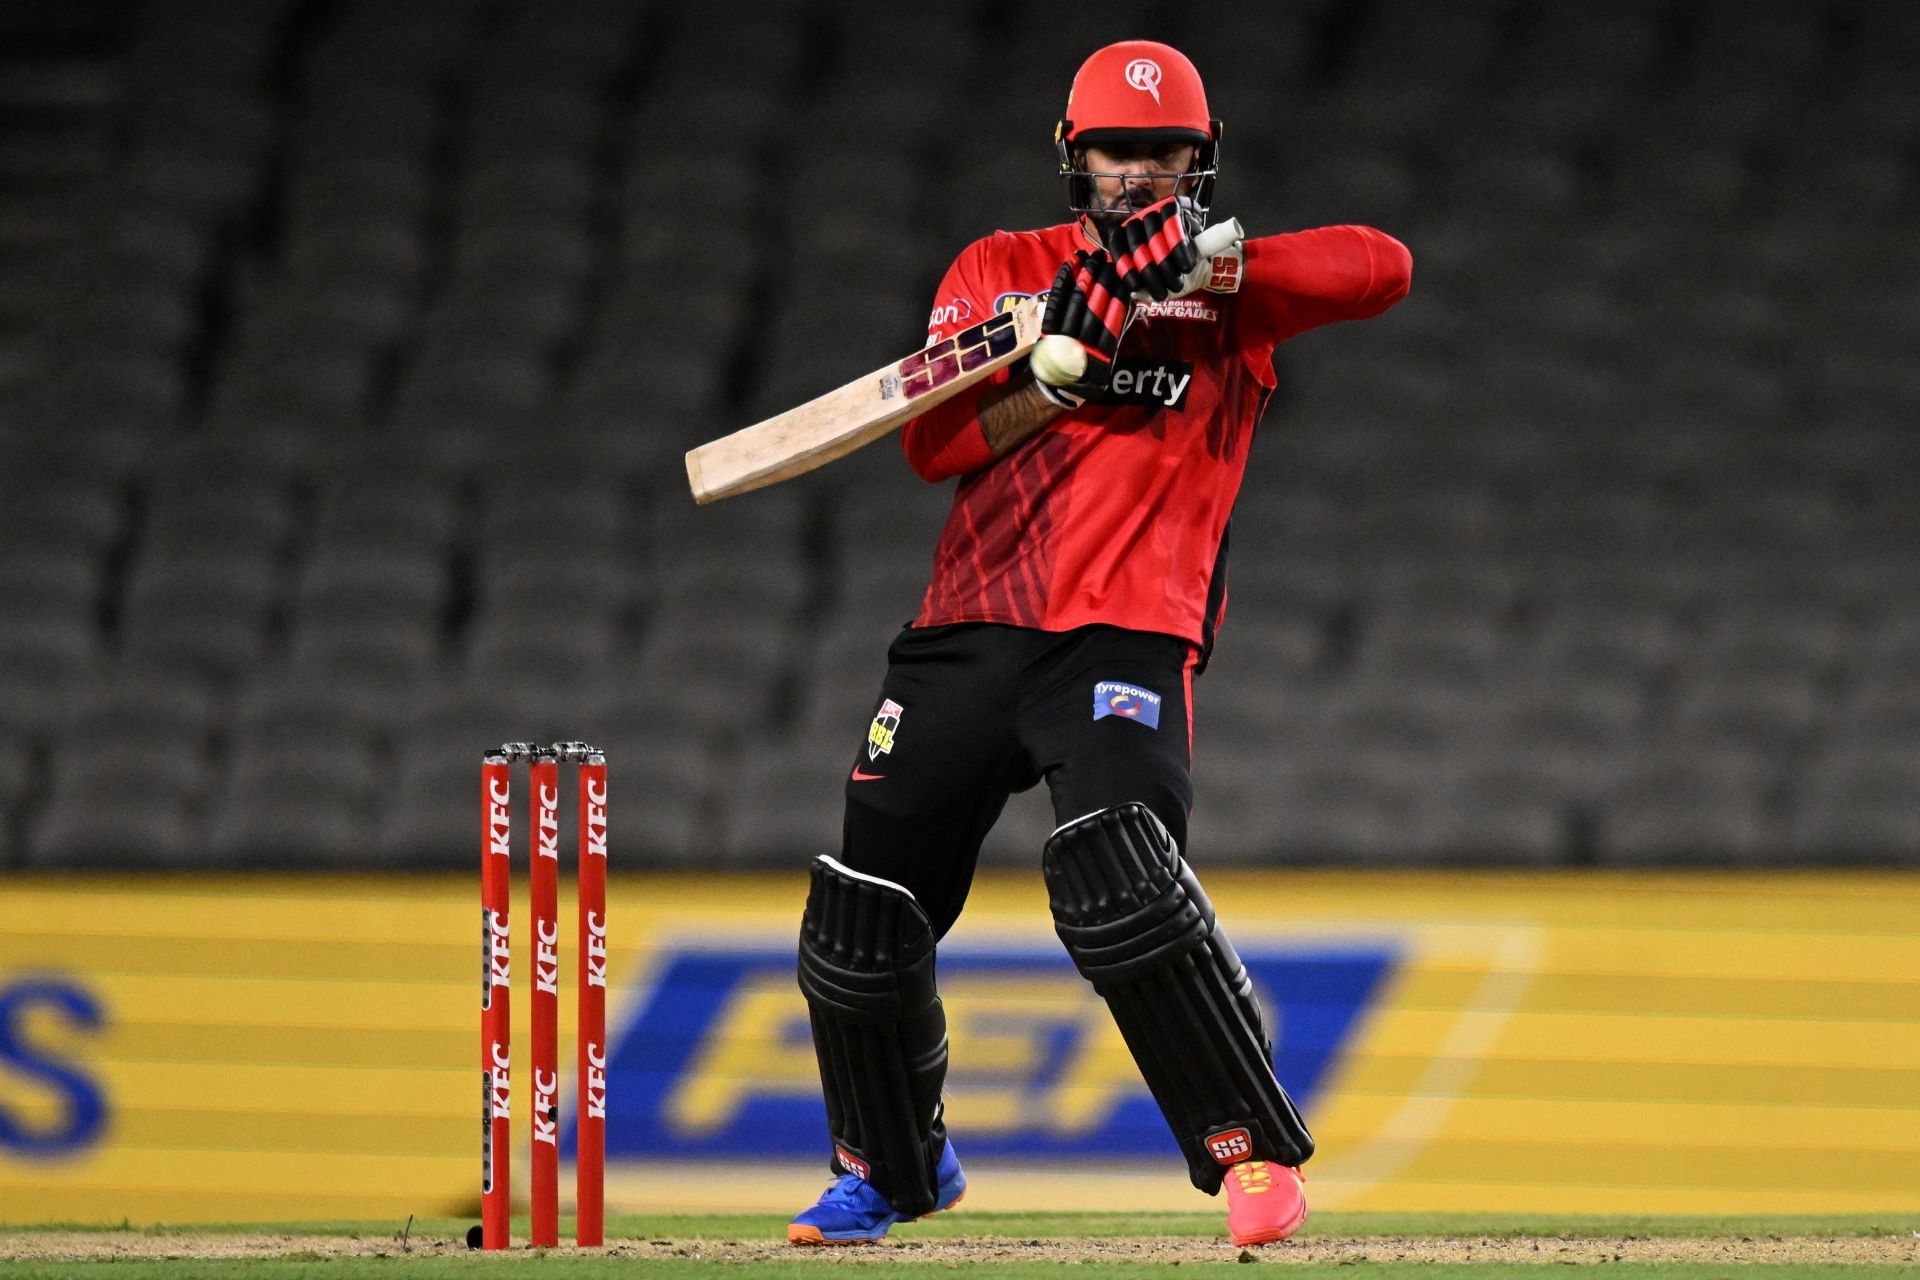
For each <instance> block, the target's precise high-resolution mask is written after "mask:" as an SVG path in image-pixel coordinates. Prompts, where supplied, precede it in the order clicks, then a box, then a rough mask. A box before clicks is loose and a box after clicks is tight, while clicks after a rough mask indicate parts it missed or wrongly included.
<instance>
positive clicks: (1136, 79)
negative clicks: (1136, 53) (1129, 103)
mask: <svg viewBox="0 0 1920 1280" xmlns="http://www.w3.org/2000/svg"><path fill="white" fill-rule="evenodd" d="M1127 83H1128V84H1130V85H1132V86H1133V87H1134V88H1136V89H1138V90H1139V91H1140V92H1142V93H1150V94H1152V95H1153V100H1154V101H1155V102H1156V103H1157V102H1159V101H1160V64H1159V63H1157V62H1155V61H1154V60H1153V59H1152V58H1135V59H1134V60H1133V61H1132V62H1129V63H1128V64H1127Z"/></svg>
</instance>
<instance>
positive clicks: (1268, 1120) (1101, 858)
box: [1042, 802, 1313, 1195]
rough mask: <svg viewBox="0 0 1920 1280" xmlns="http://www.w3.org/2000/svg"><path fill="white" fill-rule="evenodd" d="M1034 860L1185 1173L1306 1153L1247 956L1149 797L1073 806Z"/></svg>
mask: <svg viewBox="0 0 1920 1280" xmlns="http://www.w3.org/2000/svg"><path fill="white" fill-rule="evenodd" d="M1042 865H1043V867H1044V868H1045V872H1046V879H1047V897H1048V899H1049V902H1050V904H1051V905H1052V907H1053V920H1054V928H1055V929H1056V930H1057V931H1058V933H1059V934H1060V941H1062V942H1064V943H1065V944H1066V946H1067V953H1068V954H1069V955H1071V956H1072V957H1073V962H1074V964H1075V965H1077V966H1078V967H1079V969H1080V972H1081V973H1082V974H1083V975H1084V976H1085V977H1086V979H1087V980H1088V981H1089V982H1091V983H1093V988H1094V990H1095V991H1098V992H1099V993H1100V995H1101V996H1102V997H1104V998H1105V1000H1106V1002H1107V1007H1108V1008H1109V1009H1111V1010H1112V1011H1113V1020H1114V1022H1115V1023H1117V1024H1118V1025H1119V1027H1120V1034H1121V1036H1122V1038H1124V1039H1125V1040H1126V1042H1127V1048H1129V1049H1130V1050H1132V1051H1133V1060H1134V1061H1135V1062H1136V1063H1137V1064H1139V1067H1140V1074H1141V1075H1142V1076H1144V1077H1145V1078H1146V1082H1147V1088H1148V1089H1150V1090H1151V1091H1152V1092H1153V1098H1154V1101H1155V1102H1158V1103H1159V1104H1160V1111H1161V1114H1162V1115H1164V1116H1166V1118H1167V1125H1168V1127H1169V1128H1171V1129H1172V1130H1173V1136H1174V1137H1175V1138H1176V1139H1178V1140H1179V1143H1180V1149H1181V1151H1182V1152H1183V1153H1184V1154H1185V1155H1186V1157H1187V1171H1188V1173H1189V1175H1190V1176H1191V1177H1192V1179H1193V1185H1194V1186H1196V1187H1198V1188H1200V1190H1202V1191H1205V1192H1206V1193H1208V1194H1209V1195H1212V1194H1214V1193H1216V1192H1218V1191H1219V1190H1220V1183H1221V1181H1222V1180H1223V1179H1224V1178H1225V1176H1226V1170H1227V1168H1228V1167H1229V1166H1231V1165H1234V1164H1238V1163H1239V1162H1240V1161H1242V1160H1272V1161H1275V1162H1277V1163H1280V1164H1290V1165H1298V1164H1300V1163H1301V1162H1302V1161H1304V1160H1306V1159H1307V1157H1309V1156H1311V1155H1312V1154H1313V1137H1312V1135H1310V1134H1309V1133H1308V1132H1307V1127H1306V1125H1305V1124H1304V1123H1302V1122H1301V1119H1300V1113H1299V1112H1298V1111H1296V1110H1294V1106H1293V1101H1292V1099H1290V1098H1288V1097H1287V1092H1286V1090H1285V1089H1282V1088H1281V1087H1280V1083H1279V1081H1277V1080H1275V1079H1274V1075H1273V1045H1272V1041H1271V1040H1270V1039H1269V1037H1268V1034H1267V1029H1266V1024H1265V1020H1264V1019H1263V1017H1262V1015H1261V1012H1260V1002H1259V1000H1258V999H1257V998H1256V997H1255V996H1254V993H1253V982H1252V980H1251V979H1249V978H1248V977H1247V970H1246V966H1244V965H1243V964H1241V963H1240V957H1239V955H1238V954H1237V953H1236V952H1235V951H1234V949H1233V944H1232V943H1231V942H1229V941H1227V936H1226V934H1225V933H1223V932H1222V931H1221V930H1220V928H1219V926H1218V925H1216V924H1215V923H1214V915H1213V904H1212V903H1211V902H1208V901H1207V895H1206V894H1205V893H1203V892H1202V891H1201V889H1200V883H1199V881H1197V880H1196V879H1194V876H1193V872H1192V871H1191V870H1189V869H1188V867H1187V864H1186V861H1185V860H1184V859H1183V858H1181V856H1180V852H1179V850H1178V849H1176V848H1174V844H1173V838H1172V837H1171V836H1170V835H1168V834H1167V829H1166V827H1165V826H1163V825H1162V824H1161V822H1160V820H1159V819H1158V818H1156V817H1154V815H1153V812H1152V810H1150V809H1148V808H1147V807H1146V806H1145V805H1144V804H1139V803H1137V802H1135V803H1128V804H1123V805H1120V806H1118V807H1116V808H1112V809H1102V810H1101V811H1099V812H1098V813H1092V814H1088V815H1087V816H1086V817H1084V818H1079V819H1076V820H1075V821H1073V822H1070V823H1068V824H1067V825H1066V826H1064V827H1061V828H1060V829H1059V830H1058V831H1056V832H1054V833H1053V836H1052V838H1051V839H1049V840H1048V841H1047V847H1046V853H1045V855H1044V858H1043V860H1042Z"/></svg>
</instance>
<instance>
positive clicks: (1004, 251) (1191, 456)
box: [901, 222, 1412, 648]
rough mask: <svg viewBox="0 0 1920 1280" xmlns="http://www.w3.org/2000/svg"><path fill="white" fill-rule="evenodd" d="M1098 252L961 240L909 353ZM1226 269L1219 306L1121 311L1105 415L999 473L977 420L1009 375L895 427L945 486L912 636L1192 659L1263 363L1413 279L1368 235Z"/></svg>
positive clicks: (1215, 615)
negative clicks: (1167, 643)
mask: <svg viewBox="0 0 1920 1280" xmlns="http://www.w3.org/2000/svg"><path fill="white" fill-rule="evenodd" d="M1098 247H1099V245H1098V242H1097V241H1095V240H1094V239H1093V238H1092V236H1091V234H1090V233H1089V232H1088V231H1087V229H1086V228H1085V227H1084V225H1083V224H1082V223H1078V222H1072V223H1063V224H1061V225H1059V226H1054V227H1047V228H1045V229H1044V230H1040V231H1018V232H1005V231H1001V232H996V233H995V234H993V235H991V236H988V237H987V238H986V239H984V240H977V241H975V242H974V243H973V244H971V245H969V246H967V248H966V249H965V250H963V251H962V252H961V254H960V256H959V257H958V258H957V259H955V261H954V264H953V266H952V267H950V268H948V270H947V274H946V278H945V279H944V280H943V281H942V282H941V284H940V292H939V296H938V297H937V298H936V299H935V302H934V308H933V314H932V316H931V318H930V320H929V328H930V332H929V333H928V335H927V340H928V341H929V342H935V341H938V340H940V339H942V338H946V337H950V336H952V335H953V334H955V333H958V332H959V331H960V330H962V329H966V328H969V327H971V326H972V325H975V324H978V323H980V321H982V320H983V319H986V318H987V317H989V316H991V315H993V314H994V313H996V312H998V311H1001V310H1004V309H1006V308H1008V307H1011V306H1013V305H1015V304H1017V303H1018V302H1019V301H1021V300H1022V299H1024V298H1026V297H1029V296H1031V295H1034V294H1044V293H1045V292H1046V291H1047V290H1048V289H1049V288H1051V287H1052V284H1053V277H1054V273H1055V272H1056V271H1057V270H1058V269H1059V267H1060V264H1061V262H1063V261H1065V260H1066V259H1067V258H1068V257H1070V256H1071V255H1072V253H1073V251H1074V250H1075V249H1081V248H1098ZM1230 265H1231V264H1223V270H1221V271H1217V272H1216V278H1215V280H1214V282H1213V287H1214V288H1220V289H1228V288H1231V291H1222V292H1214V291H1212V290H1211V289H1209V290H1207V291H1201V292H1197V293H1193V294H1189V295H1188V296H1187V297H1184V298H1175V299H1169V300H1168V301H1166V302H1160V303H1141V304H1138V305H1137V306H1136V308H1135V311H1134V317H1133V321H1132V324H1131V325H1130V326H1129V328H1128V329H1127V332H1126V336H1125V337H1124V339H1123V340H1122V341H1121V343H1120V352H1119V357H1118V359H1117V360H1116V362H1115V368H1114V379H1113V393H1114V396H1115V397H1116V399H1115V401H1114V402H1112V403H1107V402H1102V403H1097V404H1096V403H1089V404H1087V405H1085V406H1083V407H1081V408H1079V409H1076V410H1073V411H1071V412H1068V413H1064V414H1062V415H1060V416H1059V417H1058V418H1056V419H1054V420H1053V421H1052V422H1050V423H1049V424H1048V425H1047V426H1045V427H1044V428H1042V429H1041V430H1040V431H1038V432H1036V433H1035V434H1034V435H1033V436H1031V437H1029V438H1028V439H1027V440H1025V441H1023V442H1021V443H1020V444H1019V445H1018V446H1016V447H1015V448H1014V449H1013V450H1012V451H1011V452H1009V453H1008V454H1007V455H1006V456H1005V457H1003V458H998V459H996V458H995V457H994V456H993V452H992V450H991V449H989V448H988V447H987V442H986V437H985V436H984V435H983V434H982V433H981V430H980V422H979V418H978V417H977V408H978V405H979V402H980V397H981V395H982V394H983V393H984V392H985V391H987V390H988V389H989V388H992V387H997V386H1004V385H1005V384H1006V383H1007V382H1008V380H1009V379H1010V378H1011V377H1012V376H1013V375H1012V373H1011V372H1010V371H1002V372H1001V373H999V374H996V375H995V376H994V377H992V378H991V379H988V380H987V381H985V382H983V383H982V384H980V386H978V387H976V388H972V389H970V390H968V391H966V392H962V393H961V394H960V395H958V396H956V397H954V398H953V399H952V400H949V401H947V402H946V403H945V404H942V405H938V406H936V407H935V408H933V409H932V410H930V411H928V412H927V413H925V414H922V415H921V416H920V417H918V418H915V419H914V420H913V421H911V422H909V423H907V425H906V428H905V431H904V433H903V434H902V437H901V439H902V443H903V445H904V447H905V449H906V454H907V459H908V461H909V462H910V463H912V465H913V468H914V470H916V471H918V472H919V473H920V475H921V476H922V477H924V478H925V479H927V480H929V481H940V480H946V479H948V478H950V477H953V476H959V477H960V484H959V488H958V489H957V490H956V492H955V493H954V498H953V510H952V511H951V512H950V513H949V514H948V516H947V523H946V527H945V529H944V530H943V531H942V532H941V535H940V543H939V546H938V548H937V549H936V550H935V552H934V559H933V580H932V582H931V583H930V584H929V585H928V587H927V594H926V597H925V599H924V600H923V602H922V603H921V606H920V614H919V616H918V617H917V618H915V619H914V625H915V626H921V627H928V626H938V625H940V624H943V623H950V622H1002V623H1010V624H1012V625H1015V626H1021V627H1034V628H1037V629H1039V630H1042V631H1067V630H1070V629H1072V628H1074V627H1081V626H1086V625H1088V624H1089V623H1110V624H1112V625H1114V626H1120V627H1127V628H1131V629H1133V630H1136V631H1159V632H1165V633H1167V634H1169V635H1175V636H1181V637H1184V638H1185V639H1187V640H1189V641H1191V642H1193V643H1194V644H1196V645H1200V646H1202V647H1203V648H1204V647H1205V646H1207V645H1209V644H1210V643H1211V640H1212V631H1213V628H1214V627H1215V626H1217V625H1218V623H1219V621H1220V616H1221V614H1222V612H1223V611H1224V607H1225V601H1226V581H1225V536H1226V529H1227V517H1228V515H1229V514H1230V513H1231V512H1232V509H1233V502H1234V498H1235V496H1236V495H1237V494H1238V493H1239V491H1240V481H1241V477H1242V476H1243V475H1244V474H1245V472H1246V465H1247V449H1248V446H1249V444H1250V443H1251V441H1252V437H1253V428H1254V424H1255V423H1257V422H1258V421H1259V419H1260V414H1261V412H1262V411H1263V410H1264V409H1265V408H1266V404H1267V398H1268V397H1269V396H1270V395H1271V394H1272V392H1273V388H1274V376H1273V349H1274V347H1275V346H1277V345H1278V344H1279V343H1281V342H1283V341H1284V340H1286V339H1287V338H1290V337H1292V336H1294V335H1295V334H1298V333H1303V332H1305V331H1306V330H1308V329H1312V328H1315V327H1317V326H1319V325H1323V324H1329V323H1332V322H1333V321H1336V320H1357V319H1363V318H1365V317H1368V316H1374V315H1378V314H1379V313H1380V312H1382V311H1385V310H1386V309H1387V308H1388V307H1390V306H1392V305H1393V304H1394V303H1395V302H1398V301H1399V300H1400V299H1401V298H1402V297H1404V296H1406V292H1407V287H1408V283H1409V280H1410V278H1411V274H1412V258H1411V256H1410V255H1409V254H1408V253H1407V250H1406V248H1405V246H1403V245H1401V244H1400V242H1399V241H1397V240H1395V239H1393V237H1391V236H1388V235H1386V234H1384V233H1382V232H1379V231H1375V230H1374V229H1372V228H1371V227H1322V228H1319V229H1317V230H1313V231H1300V232H1294V233H1292V234H1289V235H1279V236H1268V237H1265V238H1263V239H1258V240H1249V241H1247V242H1246V245H1245V257H1244V261H1243V262H1242V263H1241V264H1240V267H1239V270H1238V271H1237V272H1232V271H1230V270H1228V269H1224V268H1227V267H1230ZM1229 275H1231V276H1234V277H1237V278H1236V279H1232V280H1229V279H1226V278H1224V277H1227V276H1229ZM1235 286H1237V287H1235Z"/></svg>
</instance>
